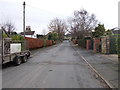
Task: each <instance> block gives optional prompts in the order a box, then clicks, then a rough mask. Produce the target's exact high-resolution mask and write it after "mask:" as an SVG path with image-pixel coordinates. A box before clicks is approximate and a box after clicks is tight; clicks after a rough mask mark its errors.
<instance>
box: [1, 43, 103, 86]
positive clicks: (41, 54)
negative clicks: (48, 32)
mask: <svg viewBox="0 0 120 90" xmlns="http://www.w3.org/2000/svg"><path fill="white" fill-rule="evenodd" d="M2 77H3V78H2V79H3V80H2V81H3V82H2V85H3V88H103V83H101V82H100V81H99V80H98V79H96V78H95V73H94V72H93V71H91V69H90V68H89V67H88V65H87V64H86V63H85V62H84V61H83V60H82V59H81V58H80V57H79V55H78V54H77V53H76V51H75V50H74V49H73V48H72V46H71V45H70V42H69V41H64V42H63V43H61V44H59V45H57V46H53V47H51V48H49V49H44V50H43V51H38V52H37V53H36V54H35V55H34V56H33V57H32V58H30V59H29V61H28V62H27V63H24V64H21V65H20V66H17V67H9V68H4V69H3V71H2Z"/></svg>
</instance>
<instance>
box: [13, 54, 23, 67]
mask: <svg viewBox="0 0 120 90" xmlns="http://www.w3.org/2000/svg"><path fill="white" fill-rule="evenodd" d="M14 62H15V65H16V66H18V65H20V64H21V63H22V60H21V57H19V56H16V57H15V60H14Z"/></svg>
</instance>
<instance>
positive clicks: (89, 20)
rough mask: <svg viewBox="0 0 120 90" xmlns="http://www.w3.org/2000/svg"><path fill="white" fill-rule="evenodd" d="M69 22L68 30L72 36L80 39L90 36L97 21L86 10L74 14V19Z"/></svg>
mask: <svg viewBox="0 0 120 90" xmlns="http://www.w3.org/2000/svg"><path fill="white" fill-rule="evenodd" d="M68 21H69V22H68V23H69V28H70V31H71V33H72V34H73V36H76V37H78V38H82V37H84V36H91V31H92V30H93V29H94V28H95V27H96V25H97V20H96V17H95V15H94V14H91V15H90V14H89V13H88V12H87V11H86V10H84V9H81V10H80V11H75V12H74V17H73V18H72V19H70V20H68Z"/></svg>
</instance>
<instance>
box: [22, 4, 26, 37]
mask: <svg viewBox="0 0 120 90" xmlns="http://www.w3.org/2000/svg"><path fill="white" fill-rule="evenodd" d="M25 5H26V4H25V2H23V33H24V38H25Z"/></svg>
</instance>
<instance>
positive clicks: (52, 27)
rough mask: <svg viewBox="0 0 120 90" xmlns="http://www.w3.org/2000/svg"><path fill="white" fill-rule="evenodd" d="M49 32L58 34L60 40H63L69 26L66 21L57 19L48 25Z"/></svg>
mask: <svg viewBox="0 0 120 90" xmlns="http://www.w3.org/2000/svg"><path fill="white" fill-rule="evenodd" d="M48 28H49V31H52V32H53V31H54V32H56V33H58V38H59V40H62V39H63V38H64V34H65V31H66V29H67V25H66V23H65V21H64V20H61V19H58V18H55V19H53V20H51V22H50V23H49V25H48Z"/></svg>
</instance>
